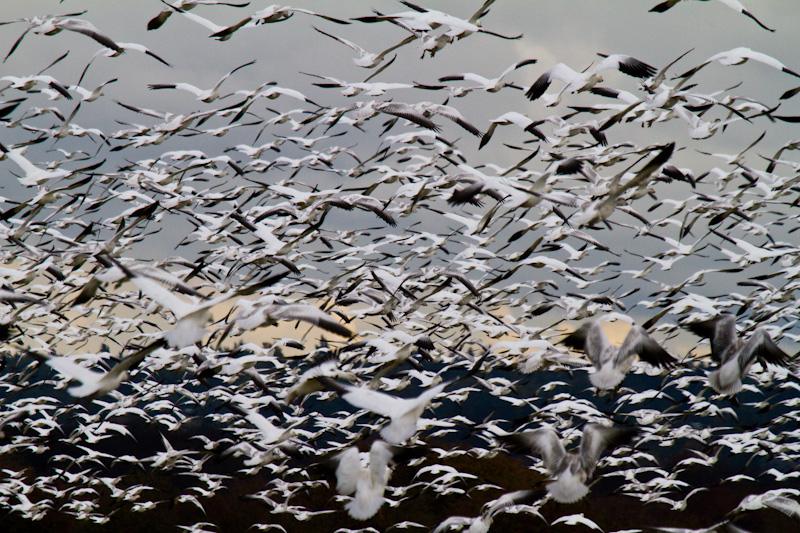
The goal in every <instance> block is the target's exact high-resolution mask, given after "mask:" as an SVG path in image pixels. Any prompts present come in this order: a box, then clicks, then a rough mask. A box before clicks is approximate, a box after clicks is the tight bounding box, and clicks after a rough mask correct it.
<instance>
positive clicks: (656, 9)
mask: <svg viewBox="0 0 800 533" xmlns="http://www.w3.org/2000/svg"><path fill="white" fill-rule="evenodd" d="M700 1H704V0H700ZM705 1H707V0H705ZM719 1H720V2H722V3H723V4H725V6H727V7H729V8H731V9H733V10H734V11H738V12H739V13H741V14H742V15H744V16H746V17H750V18H751V19H753V20H754V21H755V22H756V24H758V25H759V26H761V27H762V28H764V29H765V30H767V31H775V30H773V29H771V28H767V27H766V26H764V24H762V23H761V21H760V20H758V19H757V18H756V17H755V15H753V14H752V13H750V12H749V11H748V10H747V9H745V7H744V5H742V3H741V2H739V1H738V0H719ZM679 2H681V0H666V1H665V2H661V3H660V4H658V5H655V6H653V7H652V8H651V9H650V12H651V13H663V12H665V11H667V10H668V9H672V8H673V7H674V6H675V5H677V4H678V3H679Z"/></svg>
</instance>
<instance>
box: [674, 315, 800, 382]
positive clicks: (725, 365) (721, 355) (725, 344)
mask: <svg viewBox="0 0 800 533" xmlns="http://www.w3.org/2000/svg"><path fill="white" fill-rule="evenodd" d="M686 327H687V328H688V329H689V331H691V332H692V333H694V334H695V335H698V336H700V337H704V338H707V339H709V341H710V342H711V359H713V360H714V361H715V362H716V363H717V364H718V365H719V368H717V369H716V370H714V371H713V372H710V373H709V374H708V383H709V385H711V388H712V389H714V391H715V392H717V393H719V394H724V395H726V396H731V395H734V394H736V393H737V392H739V391H740V390H741V389H742V379H743V378H744V376H746V375H747V373H748V372H749V371H750V367H751V366H753V363H755V361H756V359H758V360H759V361H760V362H761V363H762V364H766V363H772V364H774V365H780V366H787V365H788V364H789V363H790V362H791V358H790V357H789V355H788V354H786V353H785V352H784V351H783V350H781V349H780V348H778V346H777V345H776V344H775V342H774V341H773V340H772V337H770V334H769V333H768V332H767V329H766V328H764V327H759V328H757V329H756V330H755V331H754V332H753V333H752V334H751V335H750V338H749V339H747V340H744V339H741V338H739V335H738V334H737V332H736V317H735V316H734V315H732V314H730V313H722V314H720V315H718V316H716V317H714V318H711V319H709V320H701V321H697V322H689V323H688V324H686Z"/></svg>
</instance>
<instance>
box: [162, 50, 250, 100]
mask: <svg viewBox="0 0 800 533" xmlns="http://www.w3.org/2000/svg"><path fill="white" fill-rule="evenodd" d="M255 62H256V60H255V59H254V60H252V61H249V62H247V63H245V64H243V65H239V66H238V67H236V68H235V69H233V70H231V71H230V72H228V73H227V74H225V75H224V76H222V77H221V78H220V79H219V81H218V82H217V83H216V84H215V85H214V86H213V87H212V88H210V89H200V88H198V87H195V86H194V85H192V84H190V83H151V84H149V85H148V86H147V87H148V88H149V89H150V90H157V89H180V90H182V91H189V92H190V93H192V94H194V95H195V96H196V97H197V99H198V100H200V101H201V102H205V103H211V102H213V101H214V100H216V99H217V98H226V97H227V96H230V95H225V96H220V94H219V88H220V86H221V85H222V84H223V83H224V82H225V80H227V79H228V78H229V77H230V76H231V75H232V74H233V73H234V72H236V71H237V70H239V69H242V68H244V67H248V66H250V65H252V64H253V63H255Z"/></svg>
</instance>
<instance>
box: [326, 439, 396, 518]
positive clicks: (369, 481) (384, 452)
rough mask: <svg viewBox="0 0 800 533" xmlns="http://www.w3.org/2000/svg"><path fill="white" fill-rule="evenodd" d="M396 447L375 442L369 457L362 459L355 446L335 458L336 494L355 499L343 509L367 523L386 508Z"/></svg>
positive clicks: (378, 440)
mask: <svg viewBox="0 0 800 533" xmlns="http://www.w3.org/2000/svg"><path fill="white" fill-rule="evenodd" d="M396 449H397V447H396V446H391V445H390V444H387V443H386V442H384V441H382V440H380V439H376V440H375V441H373V443H372V446H371V447H370V450H369V454H363V455H366V456H367V457H365V458H364V459H366V461H363V460H362V453H361V452H359V451H358V448H357V447H356V446H350V447H349V448H347V449H346V450H345V451H343V452H341V453H339V454H338V455H337V456H336V459H335V460H336V461H337V462H338V465H337V467H336V491H337V492H338V493H339V494H344V495H345V496H353V499H352V500H350V501H349V502H347V503H346V504H345V506H344V508H345V509H347V512H348V513H349V514H350V516H352V517H353V518H355V519H356V520H368V519H369V518H372V517H373V516H374V515H375V513H377V512H378V510H379V509H380V508H381V506H382V505H383V503H384V501H385V498H384V496H383V493H384V491H385V490H386V485H387V483H389V477H390V476H391V473H392V470H391V467H390V465H389V463H390V462H391V460H392V457H393V456H394V452H395V450H396Z"/></svg>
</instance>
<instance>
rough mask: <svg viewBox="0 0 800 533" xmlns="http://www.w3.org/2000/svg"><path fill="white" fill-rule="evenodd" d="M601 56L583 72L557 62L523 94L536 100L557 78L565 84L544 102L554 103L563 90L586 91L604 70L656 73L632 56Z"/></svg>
mask: <svg viewBox="0 0 800 533" xmlns="http://www.w3.org/2000/svg"><path fill="white" fill-rule="evenodd" d="M603 57H604V59H603V60H602V61H600V62H599V63H598V64H597V65H595V66H594V68H591V69H589V70H587V71H585V72H575V71H574V70H572V69H571V68H570V67H568V66H567V65H565V64H564V63H558V64H556V65H555V66H554V67H552V68H550V70H548V71H547V72H545V73H544V74H542V75H541V76H539V78H538V79H537V80H536V81H535V82H533V85H531V88H530V89H528V91H527V92H526V93H525V96H527V97H528V99H530V100H536V99H537V98H539V97H540V96H542V95H543V94H544V93H545V91H546V90H547V88H548V87H550V83H552V81H553V80H559V81H562V82H564V83H565V84H566V85H564V87H563V88H562V89H561V91H559V92H558V94H557V95H556V96H555V97H554V98H553V99H548V101H547V102H546V103H547V105H556V104H557V103H558V102H559V100H560V99H561V95H562V94H563V93H564V92H568V93H574V92H579V91H586V90H589V89H591V88H592V87H594V86H595V85H596V84H597V83H599V82H600V81H602V79H603V78H602V77H600V73H601V72H603V71H604V70H619V71H620V72H622V73H623V74H627V75H628V76H633V77H634V78H649V77H650V76H652V75H654V74H655V73H656V69H655V68H653V67H651V66H650V65H648V64H647V63H644V62H642V61H640V60H638V59H636V58H634V57H630V56H626V55H620V54H613V55H610V56H603Z"/></svg>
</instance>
